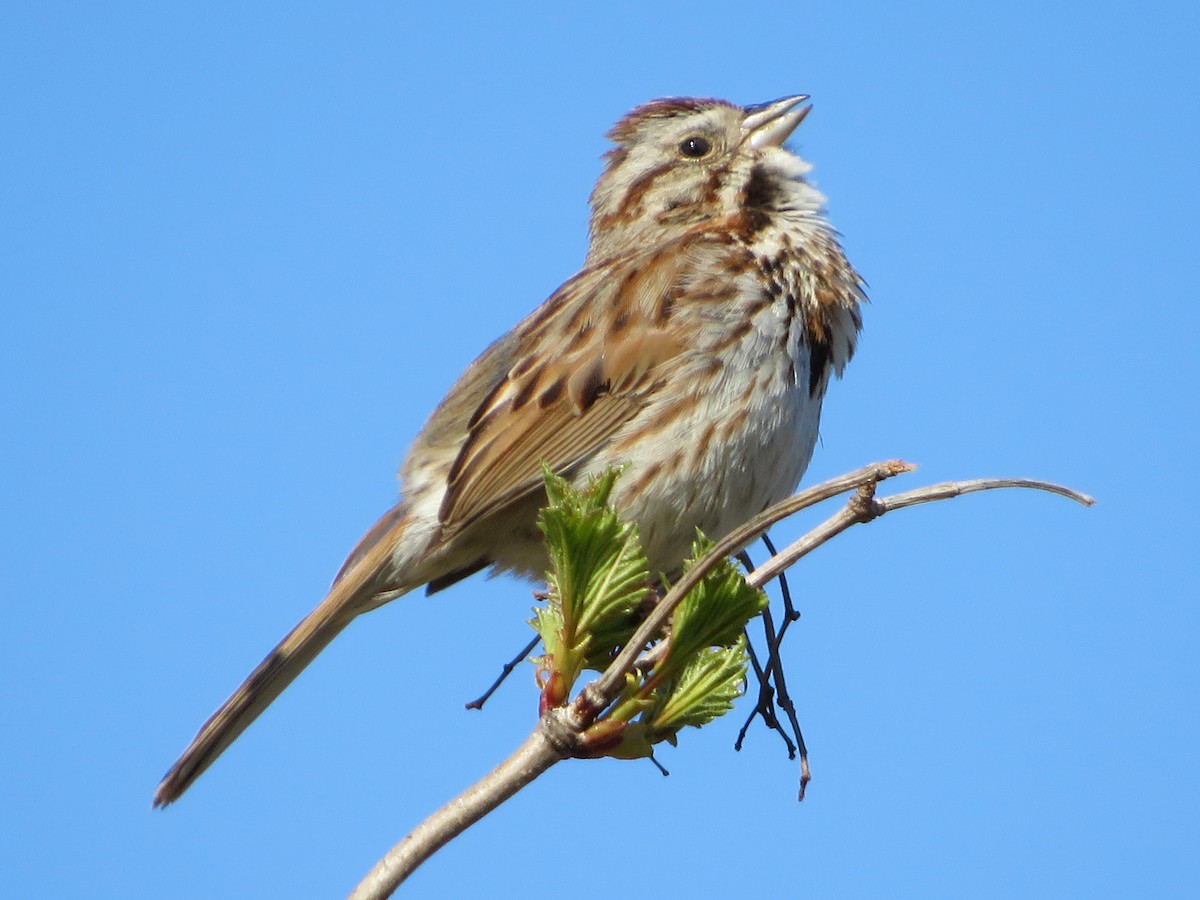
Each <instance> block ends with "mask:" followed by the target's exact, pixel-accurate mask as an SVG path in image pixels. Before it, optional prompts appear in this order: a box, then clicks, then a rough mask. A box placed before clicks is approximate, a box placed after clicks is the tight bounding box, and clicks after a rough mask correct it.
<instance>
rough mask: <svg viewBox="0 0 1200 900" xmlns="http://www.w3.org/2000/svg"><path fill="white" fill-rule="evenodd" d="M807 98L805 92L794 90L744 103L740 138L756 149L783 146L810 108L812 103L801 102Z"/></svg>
mask: <svg viewBox="0 0 1200 900" xmlns="http://www.w3.org/2000/svg"><path fill="white" fill-rule="evenodd" d="M807 99H808V94H796V95H795V96H794V97H783V98H781V99H779V100H772V101H771V102H770V103H759V104H756V105H754V106H747V107H744V110H745V113H746V118H745V119H743V120H742V140H745V141H749V142H750V146H751V147H752V148H754V149H755V150H761V149H762V148H763V147H779V146H782V144H783V142H784V141H786V140H787V139H788V137H790V136H791V133H792V132H793V131H795V130H796V126H797V125H799V124H800V123H801V122H803V121H804V117H805V116H807V115H808V111H809V110H810V109H812V107H811V106H800V104H801V103H803V102H804V101H805V100H807ZM796 107H800V108H799V109H797V108H796Z"/></svg>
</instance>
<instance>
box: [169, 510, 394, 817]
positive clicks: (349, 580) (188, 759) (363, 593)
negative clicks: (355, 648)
mask: <svg viewBox="0 0 1200 900" xmlns="http://www.w3.org/2000/svg"><path fill="white" fill-rule="evenodd" d="M389 516H390V517H391V521H389V522H388V523H387V525H390V526H392V527H391V528H386V529H380V528H378V527H377V528H373V529H372V530H371V532H369V533H368V536H367V538H364V539H363V541H362V543H361V544H360V545H359V547H358V548H356V549H355V551H354V553H352V554H351V557H350V560H349V561H348V562H347V564H346V566H345V567H343V570H342V572H340V573H339V574H338V577H337V580H336V581H335V582H334V584H333V587H332V588H330V590H329V594H328V596H326V597H325V599H324V600H322V601H321V603H320V604H319V605H318V606H317V608H316V609H314V610H313V611H312V612H310V613H309V614H308V615H307V616H305V617H304V619H303V620H302V621H301V622H300V624H299V625H297V626H296V627H295V628H293V629H292V630H291V631H290V632H289V633H288V635H287V637H285V638H284V639H283V640H282V641H280V642H279V644H278V645H277V646H276V647H275V649H274V650H272V651H271V652H270V653H268V654H267V658H266V659H264V660H263V661H262V662H261V663H259V664H258V667H257V668H256V669H255V670H254V671H253V672H251V673H250V677H249V678H247V679H246V680H245V681H243V682H242V686H241V687H239V688H238V689H237V690H236V691H234V692H233V695H232V696H231V697H230V698H229V699H228V700H226V701H225V702H224V703H223V704H221V708H220V709H218V710H217V711H216V712H215V713H213V715H212V717H211V718H210V719H209V720H208V721H207V722H205V723H204V726H203V727H202V728H201V729H200V731H199V732H198V733H197V734H196V736H195V737H194V738H193V739H192V742H191V743H190V744H189V745H188V748H187V749H186V750H184V751H183V754H182V755H181V756H180V757H179V759H177V760H176V761H175V764H174V765H173V766H171V768H170V770H169V771H168V772H167V774H166V775H165V776H163V780H162V781H161V782H160V783H159V785H158V790H156V791H155V792H154V805H155V806H156V807H159V806H166V805H167V804H168V803H172V802H174V801H175V800H178V799H179V797H180V795H182V794H183V792H184V791H186V790H187V789H188V788H189V787H190V786H191V784H192V782H193V781H195V780H196V779H197V778H199V777H200V775H201V773H203V772H204V770H205V769H207V768H208V767H209V766H211V765H212V764H213V762H214V761H215V760H216V758H217V757H218V756H220V755H221V754H222V753H224V752H225V749H226V748H227V747H228V746H229V745H230V744H232V743H233V742H234V741H235V740H237V738H238V736H239V735H240V734H241V733H242V732H243V731H245V730H246V728H247V727H249V725H250V723H251V722H253V721H254V720H255V719H257V718H258V716H259V714H260V713H262V711H263V710H264V709H266V708H267V707H268V706H270V705H271V703H272V702H273V701H274V700H275V698H276V697H278V696H279V695H280V694H281V693H283V690H284V688H286V687H287V686H288V685H289V684H291V683H292V682H293V681H294V680H295V679H296V676H298V675H299V674H300V673H301V672H302V671H304V668H305V667H306V666H307V665H308V664H309V663H310V662H312V661H313V660H314V659H315V658H316V656H317V654H318V653H320V652H321V651H322V650H324V649H325V648H326V647H327V646H329V642H330V641H332V640H333V639H334V638H335V637H337V636H338V634H339V633H340V632H341V631H342V629H343V628H345V627H346V626H347V625H349V624H350V622H351V621H352V620H353V619H354V617H355V616H357V615H358V614H359V613H360V612H365V611H366V610H369V609H372V608H374V607H375V606H378V605H379V602H380V597H379V595H380V594H381V593H386V594H388V595H390V596H389V598H388V599H390V598H391V597H394V596H399V594H401V593H404V592H405V591H406V590H411V588H412V587H415V585H403V586H400V585H397V584H396V583H395V581H394V580H392V579H389V578H388V573H389V572H390V570H391V548H392V546H393V541H392V540H389V539H388V538H390V537H393V535H394V534H395V533H396V532H398V531H399V530H401V529H402V528H403V524H402V523H401V522H399V521H398V519H399V516H397V515H396V511H395V510H394V511H393V512H392V513H389ZM389 516H385V517H384V519H388V518H389ZM380 525H384V520H382V519H381V520H380ZM381 531H391V532H392V534H385V533H379V532H381Z"/></svg>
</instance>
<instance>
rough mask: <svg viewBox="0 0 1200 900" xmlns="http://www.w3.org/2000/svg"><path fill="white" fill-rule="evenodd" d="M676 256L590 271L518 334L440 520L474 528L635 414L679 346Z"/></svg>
mask: <svg viewBox="0 0 1200 900" xmlns="http://www.w3.org/2000/svg"><path fill="white" fill-rule="evenodd" d="M686 265H687V254H685V253H681V252H678V248H674V249H672V248H664V249H663V250H661V251H658V252H653V253H647V254H642V255H639V256H635V257H632V258H625V259H623V260H619V261H615V262H612V263H609V264H607V265H604V266H600V267H596V268H594V269H590V270H586V271H584V272H583V273H581V274H580V275H579V276H578V277H577V278H575V279H573V280H572V281H570V282H568V283H567V284H566V285H564V286H563V287H562V288H560V289H559V291H558V292H557V293H556V294H555V295H554V296H553V297H551V298H550V299H549V300H548V301H546V303H545V304H544V305H543V306H542V307H541V308H540V309H539V310H538V311H536V312H535V313H534V314H533V315H532V316H530V317H529V318H528V319H527V320H526V321H525V322H523V323H522V324H521V325H519V326H518V327H517V329H516V330H515V331H514V332H513V335H512V336H511V337H513V338H515V339H516V343H517V345H518V347H519V350H518V352H517V353H516V354H515V356H514V360H515V364H514V365H513V366H512V368H511V369H509V371H508V372H507V373H506V375H505V376H504V377H503V379H502V380H500V381H499V382H498V383H497V385H496V387H495V389H494V390H493V391H492V392H491V393H490V394H489V395H488V396H487V397H486V399H485V400H484V401H483V403H482V404H481V405H480V406H479V408H478V409H477V410H476V412H475V414H474V415H473V416H472V417H471V419H470V421H469V422H468V424H467V438H466V441H465V442H464V443H463V446H462V449H461V451H460V452H459V454H458V457H457V459H456V460H455V461H454V464H453V466H452V467H451V469H450V473H449V478H448V489H447V491H446V495H445V499H444V500H443V503H442V507H441V519H442V522H443V523H444V524H445V526H446V527H447V528H448V529H455V528H459V527H462V526H464V525H468V524H470V523H472V522H475V521H478V520H479V519H480V518H482V517H484V516H486V515H488V514H489V513H491V512H494V511H495V510H497V509H500V508H503V507H505V506H507V505H509V504H511V503H513V502H515V501H517V500H519V499H520V498H522V497H524V496H526V495H528V494H529V493H531V492H532V491H534V490H536V489H537V487H538V486H539V485H540V484H541V466H542V463H543V462H544V463H545V464H546V465H548V466H549V467H550V468H551V469H553V470H554V471H556V472H565V471H569V470H571V469H572V467H574V466H576V465H578V464H579V463H581V462H583V461H585V460H586V459H588V458H589V457H591V456H592V455H593V454H594V453H595V452H596V451H597V450H598V449H599V448H601V447H602V446H604V444H605V443H606V442H607V441H608V440H610V439H611V438H612V436H613V435H614V434H615V433H616V432H617V431H618V430H619V429H620V428H621V427H622V426H623V425H624V424H625V423H627V422H628V421H629V420H630V419H632V418H633V417H634V416H635V415H637V413H638V411H639V410H640V409H641V408H642V407H643V406H644V405H645V403H646V402H647V400H648V399H649V397H650V396H652V394H653V393H654V391H655V390H656V389H657V387H658V386H659V385H660V384H661V381H662V378H663V377H664V374H665V372H666V367H665V364H666V363H668V362H669V361H670V360H672V359H674V358H675V357H677V356H678V355H679V354H680V353H681V352H682V351H683V349H684V347H683V344H682V343H681V342H680V340H679V338H678V336H677V335H675V334H672V333H671V331H670V329H669V328H668V326H669V319H670V310H671V304H672V302H673V301H674V298H675V296H676V295H677V293H678V291H679V290H680V287H681V281H682V279H683V278H684V277H685V274H686V273H685V271H684V270H685V268H686Z"/></svg>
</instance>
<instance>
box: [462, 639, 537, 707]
mask: <svg viewBox="0 0 1200 900" xmlns="http://www.w3.org/2000/svg"><path fill="white" fill-rule="evenodd" d="M540 640H541V638H540V637H535V638H534V639H533V640H532V641H530V642H529V643H528V644H526V645H525V646H524V647H523V648H521V652H520V653H518V654H517V655H516V656H514V657H513V658H512V659H510V660H509V661H508V662H506V663H505V664H504V665H503V666H502V667H501V668H500V677H499V678H497V679H496V680H495V681H493V682H492V686H491V687H489V688H488V689H487V690H486V691H484V692H483V694H482V695H481V696H479V697H476V698H475V699H474V700H472V701H471V702H470V703H468V704H467V709H483V704H485V703H487V702H488V700H490V699H491V696H492V694H494V693H496V691H497V690H498V689H499V688H500V685H502V684H504V679H506V678H508V676H509V675H511V674H512V670H513V669H515V668H516V667H517V666H519V665H520V664H521V663H522V662H524V661H525V657H527V656H528V655H529V654H530V653H532V652H533V648H534V647H536V646H537V645H538V641H540Z"/></svg>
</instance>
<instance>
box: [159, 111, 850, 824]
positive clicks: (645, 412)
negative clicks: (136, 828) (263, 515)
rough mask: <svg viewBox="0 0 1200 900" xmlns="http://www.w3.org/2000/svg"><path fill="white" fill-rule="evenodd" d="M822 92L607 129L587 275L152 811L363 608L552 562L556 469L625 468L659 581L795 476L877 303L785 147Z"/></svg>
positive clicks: (415, 478) (465, 382) (499, 375)
mask: <svg viewBox="0 0 1200 900" xmlns="http://www.w3.org/2000/svg"><path fill="white" fill-rule="evenodd" d="M808 100H809V97H808V96H807V95H804V94H797V95H791V96H787V97H783V98H781V99H778V100H773V101H771V102H768V103H760V104H755V105H750V106H739V105H736V104H734V103H730V102H727V101H724V100H716V99H698V98H689V97H667V98H663V99H658V100H653V101H650V102H649V103H645V104H643V105H641V106H638V107H636V108H635V109H633V110H632V111H631V112H629V113H628V114H626V115H625V116H623V117H622V118H621V119H620V120H619V121H618V122H617V123H616V125H615V126H613V128H612V129H611V130H610V131H609V132H608V134H607V137H608V138H609V140H610V141H611V142H612V148H611V149H610V150H609V151H608V152H607V153H606V154H605V155H604V157H603V171H602V173H601V175H600V177H599V179H598V180H597V182H596V185H595V188H594V190H593V191H592V194H591V198H590V206H591V215H590V220H589V245H588V251H587V256H586V258H585V260H584V263H583V267H582V268H581V269H580V270H579V272H578V273H577V274H575V275H574V276H573V277H571V278H570V279H568V280H567V281H566V282H565V283H564V284H563V285H562V286H561V287H559V288H558V290H556V291H555V292H554V293H553V294H551V296H550V297H549V298H548V299H547V300H546V301H545V302H543V303H542V304H541V305H540V306H538V307H537V308H536V309H534V310H533V312H532V313H530V314H529V315H528V316H527V317H526V318H525V319H523V320H522V321H521V322H519V323H518V324H517V325H516V326H515V327H514V328H513V329H512V330H511V331H509V332H508V333H507V334H505V335H504V336H502V337H501V338H499V339H498V340H496V341H495V342H494V343H492V344H491V346H489V347H488V348H487V349H486V350H484V352H483V353H482V354H481V355H480V356H479V357H478V358H477V359H476V360H475V361H474V362H472V363H471V364H470V365H469V366H468V367H467V368H466V369H465V370H464V371H463V373H462V375H461V376H460V377H459V378H458V380H457V381H456V382H455V383H454V385H453V386H452V387H451V388H450V390H449V392H448V393H447V394H446V396H445V398H444V399H443V400H442V402H441V403H440V404H439V405H438V406H437V408H436V409H435V410H434V412H433V413H432V415H431V416H430V418H429V419H428V421H427V422H426V423H425V425H424V427H423V428H422V429H421V431H420V432H419V433H418V435H417V436H416V438H415V439H414V441H413V443H412V445H411V447H410V449H409V451H408V453H407V456H406V457H405V460H404V462H403V464H402V466H401V469H400V482H401V490H400V498H399V502H397V503H396V505H395V506H393V507H392V508H391V509H390V510H388V511H387V512H386V513H384V515H383V516H382V517H381V518H380V519H379V520H378V522H376V523H375V525H374V526H373V527H372V528H371V529H370V530H368V531H367V532H366V534H365V535H364V536H363V538H362V539H361V540H360V541H359V543H358V544H357V546H356V547H355V548H354V549H353V550H352V551H351V553H350V555H349V557H348V558H347V559H346V561H345V563H344V564H343V566H342V567H341V570H340V571H339V572H338V573H337V576H336V577H335V579H334V581H333V585H332V587H331V588H330V590H329V592H328V594H327V595H326V596H325V598H324V599H323V600H322V601H321V602H320V603H319V604H318V605H317V606H316V608H315V609H313V611H312V612H310V613H309V614H308V615H307V616H305V617H304V619H302V620H301V621H300V623H299V624H298V625H297V626H296V627H295V628H294V629H292V631H290V632H289V633H288V634H287V635H286V636H285V637H284V638H283V639H282V640H281V641H280V642H279V644H278V645H277V646H276V647H275V648H274V649H273V650H272V651H271V652H270V653H269V654H268V655H267V656H266V658H265V659H263V661H262V662H261V663H260V664H259V665H258V667H257V668H255V669H254V670H253V672H252V673H251V674H250V675H249V677H247V678H246V680H245V681H244V682H243V683H242V685H241V686H240V687H239V688H238V689H237V690H236V691H235V692H234V693H233V694H232V695H231V696H230V697H229V699H228V700H226V701H225V703H224V704H222V705H221V706H220V708H219V709H218V710H217V711H216V712H215V713H214V714H213V715H212V716H211V717H210V718H209V719H208V721H207V722H205V723H204V725H203V726H202V727H201V728H200V731H199V732H198V733H197V734H196V736H195V738H194V739H193V740H192V742H191V743H190V744H189V745H188V747H187V748H186V749H185V750H184V752H183V754H182V755H181V756H180V757H179V759H178V760H177V761H176V762H175V763H174V765H172V766H171V768H170V769H169V771H168V772H167V773H166V775H165V776H164V777H163V779H162V781H161V783H160V784H159V785H158V788H157V790H156V792H155V795H154V805H155V806H156V807H161V806H165V805H167V804H170V803H172V802H174V801H175V800H177V799H178V798H179V797H180V796H181V795H182V794H183V792H184V791H186V790H187V789H188V788H189V787H190V786H191V784H192V783H193V782H194V781H195V780H196V779H197V778H198V777H199V776H200V775H201V774H202V773H203V772H204V771H205V770H207V769H208V767H209V766H210V765H211V764H212V763H213V761H214V760H216V758H217V757H218V756H220V755H221V754H222V753H223V752H224V751H225V750H226V749H227V748H228V747H229V745H230V744H232V743H233V741H234V740H235V739H236V738H237V737H238V736H239V735H241V734H242V732H243V731H244V730H245V729H246V728H247V726H249V725H250V723H251V722H253V721H254V720H255V719H256V718H257V717H258V716H259V714H260V713H261V712H262V711H263V710H264V709H266V707H267V706H268V705H269V704H271V703H272V702H273V701H274V700H275V699H276V698H277V697H278V696H279V694H280V693H281V692H282V691H283V690H284V689H285V688H286V687H287V686H288V685H289V684H291V682H292V681H293V680H294V679H295V678H296V677H297V676H298V675H299V674H300V672H301V671H302V670H303V669H304V668H305V667H306V666H307V665H308V664H309V663H310V662H312V660H313V659H314V658H315V657H316V656H317V654H318V653H320V652H321V651H322V650H323V649H324V648H325V647H326V646H328V645H329V643H330V642H331V641H332V640H333V639H334V638H335V637H336V636H337V635H338V634H339V633H340V632H341V631H342V630H343V629H344V628H346V627H347V626H348V625H349V624H350V622H351V621H353V620H354V619H355V618H357V617H358V616H360V615H362V614H363V613H365V612H368V611H370V610H372V609H375V608H377V607H379V606H381V605H382V604H384V603H387V602H389V601H391V600H394V599H395V598H397V597H399V596H401V595H403V594H406V593H408V592H409V591H412V590H415V589H417V588H421V587H424V588H425V589H426V591H427V592H429V593H433V592H436V591H440V590H443V589H444V588H446V587H449V586H450V585H452V584H454V583H455V582H457V581H459V580H461V579H463V578H465V577H467V576H469V575H471V574H473V573H475V572H478V571H480V570H482V569H489V568H490V569H491V570H492V571H493V572H512V573H515V574H517V575H519V576H522V577H526V578H530V579H537V578H538V577H539V576H542V575H544V572H545V570H546V568H547V564H548V563H547V554H546V551H545V549H544V546H543V543H542V540H541V535H540V533H539V531H538V527H537V514H538V510H539V509H540V507H542V506H544V505H545V503H546V495H545V490H544V482H543V466H545V467H548V468H549V469H550V470H552V471H553V472H555V473H557V474H559V475H561V476H563V477H565V478H566V479H567V480H568V481H570V482H572V483H574V484H576V485H583V484H586V483H587V481H588V479H589V478H591V477H593V476H596V475H599V474H601V473H603V472H605V471H607V470H609V469H610V468H612V467H621V475H620V477H619V479H618V481H617V483H616V486H615V487H614V489H613V491H612V493H611V495H610V502H611V503H612V504H613V505H614V506H615V507H616V508H617V510H618V511H619V512H620V514H621V515H622V516H623V517H624V518H625V519H626V520H627V521H631V522H633V523H635V524H636V526H637V528H638V530H639V534H640V537H641V541H642V544H643V546H644V549H645V553H646V557H647V561H648V563H649V566H650V571H651V572H662V573H674V572H678V571H679V570H680V568H681V565H682V563H683V560H684V559H685V557H686V556H687V554H688V552H689V550H690V547H691V543H692V541H693V539H694V537H695V534H696V531H697V529H699V530H701V531H702V532H703V533H704V534H705V535H707V536H708V537H710V538H712V539H713V540H718V539H720V538H721V537H723V536H724V535H725V534H727V533H729V532H730V531H732V530H733V529H734V528H735V527H737V526H738V525H740V524H741V523H742V522H744V521H745V520H746V519H748V518H750V517H751V516H753V515H755V514H757V513H758V512H761V511H762V510H763V509H765V508H766V507H767V506H769V505H770V504H772V503H774V502H777V501H779V500H781V499H783V498H785V497H787V496H788V495H789V494H790V493H791V492H792V491H793V490H795V488H796V486H797V484H798V483H799V481H800V478H801V476H802V475H803V473H804V471H805V469H806V468H807V466H808V463H809V461H810V458H811V456H812V453H813V448H814V445H815V443H816V440H817V437H818V426H819V420H820V413H821V405H822V402H823V399H824V396H825V392H826V388H827V387H828V384H829V382H830V380H831V378H832V377H835V376H837V377H840V376H841V374H842V372H843V369H844V367H845V366H846V364H847V362H848V361H849V360H850V358H851V357H852V356H853V355H854V351H855V347H856V344H857V340H858V335H859V332H860V330H861V328H862V305H863V304H864V303H865V302H866V299H867V298H866V294H865V284H864V282H863V280H862V278H861V277H860V276H859V275H858V273H857V272H856V271H855V269H854V267H853V266H852V265H851V264H850V263H849V261H848V260H847V259H846V256H845V253H844V251H843V249H842V246H841V239H840V236H839V234H838V232H837V231H835V230H834V228H833V227H832V225H831V224H830V223H829V221H828V218H827V216H826V213H825V197H824V196H823V195H822V194H821V193H820V191H819V190H818V189H817V188H816V187H815V186H814V185H813V184H812V182H811V181H810V179H809V178H808V177H807V176H808V173H809V172H810V169H811V167H810V165H809V164H808V163H806V162H804V161H803V160H802V159H801V158H800V157H799V156H797V155H796V154H795V153H793V152H792V151H791V150H789V149H787V148H786V147H785V146H784V142H785V141H786V140H787V139H788V138H789V137H790V136H791V135H792V133H793V132H794V130H795V129H796V127H797V126H798V125H799V124H800V123H801V122H802V121H803V120H804V119H805V118H806V116H807V115H808V113H809V112H810V111H811V109H812V106H811V104H809V103H808V102H807V101H808Z"/></svg>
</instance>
